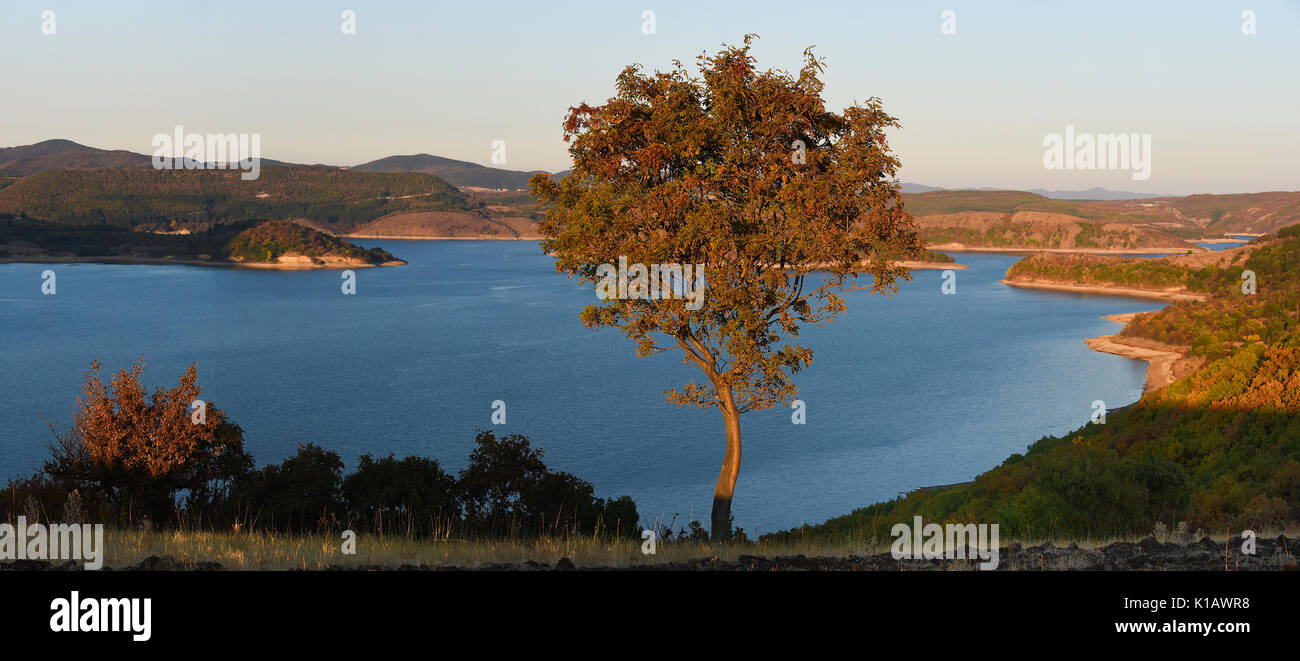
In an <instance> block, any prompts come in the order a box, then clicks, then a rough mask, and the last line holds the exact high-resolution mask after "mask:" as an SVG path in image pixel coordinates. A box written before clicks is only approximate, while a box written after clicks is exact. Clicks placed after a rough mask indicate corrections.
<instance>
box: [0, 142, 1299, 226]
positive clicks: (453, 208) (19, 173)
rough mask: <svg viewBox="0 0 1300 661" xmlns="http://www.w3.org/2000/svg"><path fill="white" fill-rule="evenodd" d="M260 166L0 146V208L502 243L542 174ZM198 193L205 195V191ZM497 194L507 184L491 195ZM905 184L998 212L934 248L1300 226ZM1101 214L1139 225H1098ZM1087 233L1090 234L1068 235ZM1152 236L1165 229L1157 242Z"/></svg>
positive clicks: (1165, 206) (64, 145) (948, 204)
mask: <svg viewBox="0 0 1300 661" xmlns="http://www.w3.org/2000/svg"><path fill="white" fill-rule="evenodd" d="M262 165H263V166H288V167H270V168H269V169H266V170H264V171H263V172H262V178H261V179H260V180H259V181H258V185H257V186H239V185H232V184H231V182H230V181H227V177H225V176H222V175H221V174H220V173H221V171H219V170H191V171H188V172H189V174H183V173H181V172H176V171H171V173H170V174H167V173H166V172H154V171H153V170H152V158H151V157H150V156H145V155H143V154H136V153H133V152H129V151H123V150H111V151H110V150H103V149H95V148H93V147H87V146H85V145H81V144H78V143H75V142H72V141H69V140H47V141H44V142H40V143H37V144H34V145H27V146H22V147H9V148H0V213H9V214H13V215H20V214H25V215H26V216H27V217H30V218H33V219H38V220H45V221H53V222H60V223H66V224H77V223H89V224H109V225H119V226H124V227H143V228H148V229H163V230H165V229H168V228H171V229H178V228H181V227H189V228H202V227H207V226H209V225H212V224H220V223H225V222H234V221H239V220H245V219H249V218H257V219H304V220H307V221H311V222H313V223H315V224H317V225H319V226H320V227H322V228H325V229H328V231H332V232H338V233H356V234H359V235H375V236H381V235H382V236H426V237H428V236H457V237H465V236H484V237H494V236H498V235H499V236H502V237H508V238H523V237H525V236H534V235H535V233H536V229H535V224H536V221H537V220H538V219H539V217H540V216H539V215H538V213H539V212H538V210H537V205H536V203H535V202H534V200H533V199H532V198H531V197H530V196H529V195H528V193H527V192H523V190H524V189H526V188H527V186H528V180H529V179H530V178H531V177H533V176H534V175H535V174H537V172H538V171H529V172H522V171H518V170H506V169H502V168H493V167H486V166H483V165H479V164H477V163H472V162H469V161H460V160H455V159H450V158H444V157H441V156H434V155H431V154H413V155H405V156H390V157H387V158H382V159H379V160H376V161H371V162H369V163H364V164H361V165H358V166H356V167H353V168H340V167H336V166H291V165H290V164H287V163H283V162H280V161H272V160H268V159H262ZM143 171H147V172H143ZM225 174H231V173H225ZM564 174H565V173H564V172H561V173H558V174H557V175H555V176H556V177H561V176H563V175H564ZM195 190H203V191H204V199H200V198H198V197H196V196H195V195H194V191H195ZM502 190H504V191H506V192H492V191H502ZM902 190H903V193H904V196H905V201H906V204H907V210H908V211H909V212H910V213H911V214H912V215H913V216H916V217H918V218H921V217H924V216H952V215H954V214H970V213H986V214H988V213H991V214H995V215H998V218H993V217H992V216H980V217H979V219H974V217H964V218H955V217H947V218H937V217H936V218H931V219H929V220H926V221H925V222H924V223H923V224H924V225H926V226H927V227H931V228H932V231H931V234H932V235H933V236H930V237H928V238H930V239H931V240H932V241H934V242H936V243H939V242H948V243H963V244H967V243H969V244H982V243H988V244H999V243H1000V242H1002V241H1003V240H1004V239H1006V240H1010V239H1012V238H1015V237H1010V236H1007V237H1002V238H997V237H994V236H992V235H989V236H987V237H985V236H983V233H987V232H989V231H991V230H992V225H997V226H1005V227H1004V228H1005V230H1006V232H1010V233H1011V234H1017V233H1019V234H1023V235H1024V236H1023V237H1021V238H1023V239H1024V240H1025V241H1027V242H1029V245H1035V244H1037V245H1042V244H1044V243H1048V244H1053V243H1054V244H1061V241H1055V240H1054V239H1053V238H1052V237H1054V236H1055V235H1056V234H1057V233H1059V231H1066V232H1067V233H1068V234H1069V235H1070V238H1069V241H1067V242H1068V243H1071V245H1076V246H1078V245H1084V244H1087V243H1088V242H1089V241H1091V240H1092V234H1096V233H1097V232H1101V233H1103V234H1108V235H1109V236H1111V238H1114V239H1115V241H1113V242H1112V241H1110V240H1109V239H1108V240H1107V241H1106V243H1107V244H1110V243H1116V242H1118V243H1125V244H1130V245H1129V246H1128V247H1138V246H1152V247H1164V246H1166V245H1170V244H1172V245H1171V246H1170V247H1181V242H1183V241H1188V240H1196V239H1199V238H1202V237H1207V236H1222V235H1224V234H1234V233H1249V234H1258V233H1268V232H1273V231H1276V230H1277V229H1279V228H1281V227H1285V226H1287V225H1292V224H1295V223H1300V192H1287V191H1273V192H1262V193H1244V194H1231V195H1189V196H1183V197H1175V196H1165V197H1154V196H1150V195H1143V194H1138V193H1130V192H1124V191H1112V190H1107V189H1103V188H1093V189H1089V190H1081V191H1069V190H1067V191H1049V190H1033V191H1013V190H999V189H994V188H981V189H974V188H967V189H945V188H939V187H935V186H924V185H920V184H911V183H907V184H903V186H902ZM1022 212H1026V213H1030V214H1035V213H1036V214H1039V216H1035V215H1028V216H1026V215H1022ZM1041 214H1054V216H1053V217H1052V218H1051V219H1048V218H1046V217H1041V218H1040V216H1041ZM1057 216H1068V217H1069V218H1063V217H1057ZM976 220H978V222H976ZM1039 221H1042V222H1039ZM372 223H373V226H372V225H371V224H372ZM990 223H991V225H990ZM1097 223H1103V224H1112V225H1113V224H1121V225H1128V226H1132V227H1135V228H1137V229H1138V230H1141V232H1139V233H1133V232H1129V231H1128V230H1124V231H1122V232H1121V231H1120V230H1121V229H1123V228H1120V227H1094V225H1096V224H1097ZM986 225H989V226H987V227H986ZM940 228H942V229H940ZM1060 228H1066V230H1060ZM1058 230H1059V231H1058ZM1094 230H1096V232H1094ZM1083 231H1086V232H1088V234H1085V235H1084V236H1082V237H1080V236H1078V235H1077V233H1078V232H1083ZM972 232H978V233H980V236H975V235H973V234H972ZM1139 234H1141V235H1140V236H1139ZM968 235H969V236H968ZM1049 235H1050V236H1049ZM1159 235H1165V237H1164V238H1160V239H1159V240H1157V238H1158V237H1159Z"/></svg>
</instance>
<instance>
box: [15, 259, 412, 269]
mask: <svg viewBox="0 0 1300 661" xmlns="http://www.w3.org/2000/svg"><path fill="white" fill-rule="evenodd" d="M0 264H109V265H126V266H130V265H135V266H215V267H219V268H236V269H261V270H269V271H313V270H340V269H365V268H372V267H380V266H405V265H406V264H407V262H406V261H404V260H400V259H399V260H395V261H390V262H383V263H382V264H366V263H360V264H351V263H346V262H326V263H324V264H300V263H271V262H228V261H213V260H202V259H168V258H166V257H122V256H116V255H88V256H80V255H78V256H69V257H55V256H52V255H31V256H13V255H10V256H8V257H0Z"/></svg>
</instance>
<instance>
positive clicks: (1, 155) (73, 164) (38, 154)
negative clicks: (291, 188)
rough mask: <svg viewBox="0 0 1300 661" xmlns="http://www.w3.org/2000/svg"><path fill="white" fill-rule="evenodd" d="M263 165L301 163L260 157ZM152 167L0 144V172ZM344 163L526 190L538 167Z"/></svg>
mask: <svg viewBox="0 0 1300 661" xmlns="http://www.w3.org/2000/svg"><path fill="white" fill-rule="evenodd" d="M262 165H302V164H300V163H287V162H284V161H275V160H271V159H268V158H263V159H262ZM150 167H153V157H152V156H146V155H145V154H137V153H135V152H130V151H125V150H122V149H115V150H107V149H96V148H95V147H87V146H86V145H82V144H78V143H76V142H73V141H71V140H46V141H44V142H38V143H36V144H34V145H23V146H20V147H4V148H0V175H4V176H10V177H27V176H31V175H33V174H39V173H41V172H45V171H47V170H87V169H92V168H135V169H145V168H150ZM324 167H333V166H324ZM342 169H351V170H357V171H359V172H422V173H424V174H431V175H433V176H435V177H438V178H439V179H442V180H443V181H445V182H447V183H449V184H451V185H453V186H457V187H467V188H484V189H490V190H502V189H504V190H510V191H514V190H526V189H527V188H528V180H529V179H531V178H532V177H533V175H535V174H537V173H538V172H540V170H532V171H526V172H525V171H520V170H505V169H501V168H492V167H487V166H483V165H479V164H478V163H471V162H469V161H458V160H455V159H451V158H444V157H442V156H434V155H432V154H411V155H407V156H389V157H386V158H381V159H379V160H375V161H370V162H369V163H362V164H361V165H357V166H354V167H351V168H342ZM566 173H567V170H566V171H565V172H561V173H559V174H557V175H556V176H557V177H561V176H563V175H564V174H566Z"/></svg>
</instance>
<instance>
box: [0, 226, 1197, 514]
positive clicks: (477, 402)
mask: <svg viewBox="0 0 1300 661" xmlns="http://www.w3.org/2000/svg"><path fill="white" fill-rule="evenodd" d="M362 243H364V244H365V245H367V246H380V247H383V248H385V249H387V250H389V251H391V252H393V253H394V254H396V255H398V256H399V257H402V258H403V259H406V260H408V261H409V262H410V265H409V266H404V267H400V268H383V269H365V270H359V271H357V277H358V287H357V289H358V293H357V295H355V296H344V295H342V294H341V293H340V291H339V283H340V273H339V272H337V271H310V272H274V271H256V270H235V269H224V268H203V267H185V266H117V265H97V264H81V265H38V264H9V265H0V338H3V344H0V393H3V396H2V398H0V447H2V448H3V451H2V452H0V480H3V479H5V478H7V477H10V476H15V475H19V474H30V473H31V472H33V471H35V470H36V469H37V468H39V466H40V462H41V461H42V459H44V458H45V456H46V455H47V452H48V450H47V444H48V442H49V440H50V433H49V431H48V430H47V428H46V421H49V422H50V423H52V424H54V425H55V426H56V427H59V428H62V427H66V426H67V425H68V424H69V422H70V421H71V417H72V407H73V405H74V402H75V399H76V396H77V394H78V392H79V391H80V386H81V383H82V379H83V375H84V374H85V372H86V369H87V367H88V365H89V363H90V361H91V360H92V359H94V358H96V357H98V358H100V359H101V361H102V362H103V363H104V365H105V367H106V368H108V369H109V370H116V369H118V368H120V367H124V366H129V365H130V364H132V363H133V362H134V361H135V360H136V359H138V358H139V357H140V356H142V355H143V356H145V357H146V362H147V367H146V371H145V375H146V378H147V380H148V381H149V382H150V383H151V384H153V385H174V384H175V381H176V378H177V377H178V376H179V374H180V372H181V371H182V370H183V369H184V368H185V367H186V366H187V365H189V364H190V363H191V362H195V361H197V362H198V367H199V376H200V382H201V383H202V384H203V386H204V395H205V397H206V398H207V399H208V400H210V401H212V402H213V404H214V405H215V406H218V407H220V408H222V409H224V410H225V411H226V412H227V413H228V415H229V416H230V417H231V418H232V419H233V420H234V421H235V422H237V423H238V424H240V425H241V426H242V427H243V428H244V430H245V439H246V441H247V446H248V448H249V449H250V451H251V452H253V454H254V455H255V457H256V458H257V460H258V462H259V464H265V463H268V462H278V461H280V460H282V459H284V458H285V457H287V456H289V455H291V454H292V453H293V452H294V451H295V449H296V447H297V445H298V444H299V443H306V442H313V443H317V444H319V445H322V446H324V447H326V448H328V449H331V450H334V451H337V452H338V453H340V455H341V456H342V457H343V458H344V461H345V462H346V463H347V465H348V467H349V468H351V467H353V466H355V465H356V458H357V457H358V456H359V455H361V454H362V453H366V452H370V453H375V454H388V453H390V452H391V453H394V454H396V455H398V456H404V455H412V454H418V455H424V456H430V457H434V458H437V459H438V460H440V461H441V462H443V464H444V466H445V467H447V468H449V469H452V470H458V469H460V468H461V467H463V465H464V461H465V456H466V455H467V454H468V453H469V451H470V450H471V448H472V446H473V437H474V432H475V430H476V429H478V428H489V427H492V425H491V413H492V408H491V403H492V402H493V401H494V400H498V399H500V400H504V401H505V402H506V404H507V424H505V425H502V426H498V427H496V429H497V430H498V431H499V432H504V433H521V434H525V435H527V436H529V437H530V438H531V439H532V440H533V442H534V444H536V445H538V446H540V447H542V448H544V449H545V450H546V460H547V463H548V464H549V465H551V466H552V467H554V468H558V469H562V470H567V471H570V472H573V473H575V474H577V475H578V476H580V477H582V478H584V479H586V480H589V481H591V482H592V483H594V484H595V486H596V492H597V494H598V495H601V496H618V495H621V494H629V495H631V496H632V497H633V498H634V499H635V500H636V502H637V504H638V506H639V510H640V512H641V515H642V517H643V520H644V521H647V522H648V521H653V520H655V519H657V518H660V517H664V518H665V519H667V520H671V519H672V517H673V516H674V515H680V519H679V524H684V522H685V521H686V520H688V519H689V518H691V517H692V516H693V517H695V518H697V519H704V520H707V518H708V512H709V508H710V506H711V496H712V489H713V483H714V482H715V481H716V479H717V474H718V468H719V463H720V461H721V459H722V450H723V425H722V420H721V417H720V416H719V415H718V414H717V412H716V411H698V410H694V409H678V408H677V407H675V406H673V405H671V404H668V403H666V402H664V401H663V396H662V392H663V391H664V390H667V389H669V388H671V387H674V386H679V385H680V384H682V383H685V382H687V381H688V380H691V379H696V378H699V377H698V375H697V373H696V372H695V371H694V369H693V368H690V367H687V366H685V365H683V364H682V363H681V359H680V356H679V355H676V354H673V353H664V354H660V355H658V356H654V357H650V358H637V357H635V355H634V347H633V345H632V344H631V343H629V342H628V341H627V340H626V339H624V338H623V337H622V336H621V335H619V334H618V333H617V332H615V331H612V330H602V331H599V332H596V331H591V330H588V329H586V328H584V327H583V326H582V325H581V324H580V323H579V321H578V312H579V311H580V310H581V309H582V307H583V306H585V305H587V304H590V303H594V302H596V298H595V295H594V293H593V292H592V290H591V289H590V288H587V289H582V288H579V287H578V286H577V285H576V284H575V283H574V282H573V281H570V280H567V279H565V278H564V277H563V276H560V275H558V274H556V273H555V271H554V269H553V267H552V260H551V259H550V258H548V257H546V256H544V255H543V254H541V251H540V250H539V249H538V247H537V246H536V244H533V243H524V242H519V243H516V242H492V241H484V242H474V241H398V240H383V241H363V242H362ZM1220 245H1223V244H1220ZM954 256H955V257H957V259H958V261H960V262H962V263H964V264H968V265H970V266H971V269H970V270H965V271H956V272H955V273H956V278H957V293H956V294H954V295H943V294H941V292H940V283H941V273H940V272H938V271H918V272H916V274H915V280H914V281H913V282H912V283H906V284H904V285H903V286H902V291H901V292H900V293H899V295H897V296H895V297H894V298H893V299H892V300H891V299H886V298H884V297H881V296H868V295H867V294H865V293H855V294H850V295H849V296H848V299H847V301H848V307H849V309H848V311H847V312H845V313H844V314H842V315H841V316H840V318H839V319H838V320H837V321H835V322H834V323H832V324H830V325H828V326H824V327H820V328H811V327H810V328H806V329H805V332H804V336H803V338H802V339H803V340H804V342H805V343H806V344H807V345H808V346H810V347H812V348H813V349H814V350H815V359H814V362H813V365H812V367H811V368H810V369H808V370H806V371H805V372H803V373H801V374H799V375H798V377H797V383H798V385H799V387H800V398H801V399H803V400H804V401H805V402H806V403H807V424H805V425H794V424H791V419H790V411H789V410H788V409H781V410H775V411H765V412H762V413H755V414H750V415H747V416H746V417H745V418H744V419H742V429H743V434H744V458H743V464H742V467H741V473H740V482H739V485H738V487H737V495H736V501H735V516H736V523H737V525H740V526H742V527H744V528H745V529H746V530H749V531H751V532H753V531H758V532H767V531H772V530H777V529H782V528H787V527H790V526H795V525H798V524H800V523H802V522H805V521H806V522H810V523H814V522H819V521H822V520H825V519H826V518H828V517H831V516H836V515H839V514H844V513H846V512H849V511H851V510H852V509H854V508H857V507H862V506H865V505H867V504H870V503H872V502H875V501H878V500H882V499H889V498H893V497H895V496H896V495H897V494H898V493H899V492H900V491H905V490H908V489H913V488H916V487H921V486H927V485H935V484H946V483H952V482H961V481H965V480H969V479H971V478H972V477H974V476H975V475H976V474H978V473H980V472H982V471H985V470H987V469H989V468H990V467H992V466H995V465H997V464H999V463H1000V462H1001V461H1002V460H1003V459H1005V458H1006V457H1007V456H1008V455H1010V454H1011V453H1013V452H1021V451H1024V449H1025V448H1026V446H1028V445H1029V444H1030V443H1031V442H1033V441H1034V440H1036V439H1038V438H1039V437H1041V436H1043V435H1047V434H1052V435H1060V434H1064V433H1067V432H1069V431H1070V430H1072V429H1075V428H1077V427H1079V426H1080V425H1082V424H1084V423H1086V422H1087V421H1088V418H1089V415H1090V414H1091V412H1092V408H1091V405H1092V402H1093V401H1094V400H1103V401H1104V402H1105V403H1106V405H1107V406H1108V407H1111V408H1113V407H1117V406H1122V405H1125V404H1129V403H1131V402H1133V401H1135V400H1136V399H1137V398H1138V397H1139V396H1140V394H1141V389H1142V383H1143V378H1144V372H1145V363H1141V362H1137V361H1133V360H1129V359H1126V358H1121V357H1118V356H1111V355H1106V354H1100V353H1096V352H1093V351H1091V350H1089V349H1088V348H1087V346H1085V344H1084V338H1087V337H1092V336H1096V335H1103V334H1108V333H1113V332H1116V331H1117V330H1118V329H1119V327H1120V326H1119V325H1118V324H1114V323H1111V322H1107V321H1105V320H1103V319H1101V317H1102V315H1106V314H1111V313H1117V312H1137V311H1146V310H1154V309H1157V308H1159V307H1160V305H1161V304H1160V303H1158V302H1152V301H1146V300H1140V299H1128V298H1118V297H1110V296H1087V295H1080V294H1071V293H1061V292H1045V291H1042V292H1040V291H1033V290H1024V289H1016V288H1012V287H1008V286H1005V285H1002V284H1000V283H999V282H998V281H999V280H1000V279H1001V278H1002V276H1003V274H1004V273H1005V272H1006V270H1007V268H1008V267H1009V266H1011V264H1012V263H1014V262H1015V260H1016V259H1017V258H1016V257H1010V256H1001V255H989V254H975V253H969V254H962V253H955V254H954ZM47 268H49V269H52V270H54V271H55V273H56V274H57V278H58V279H57V286H58V289H57V294H55V295H53V296H43V295H41V293H40V283H41V277H40V274H41V271H42V270H44V269H47Z"/></svg>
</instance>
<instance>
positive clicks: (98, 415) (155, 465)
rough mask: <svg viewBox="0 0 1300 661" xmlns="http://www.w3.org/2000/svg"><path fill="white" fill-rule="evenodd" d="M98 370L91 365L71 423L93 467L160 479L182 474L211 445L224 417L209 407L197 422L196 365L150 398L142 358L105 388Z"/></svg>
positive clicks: (116, 375)
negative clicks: (118, 469) (196, 455)
mask: <svg viewBox="0 0 1300 661" xmlns="http://www.w3.org/2000/svg"><path fill="white" fill-rule="evenodd" d="M99 368H100V364H99V361H95V362H93V363H91V369H90V371H89V372H87V374H86V382H85V384H84V386H83V388H82V392H83V395H82V397H80V398H79V399H78V405H79V406H80V411H78V412H77V414H76V416H75V418H74V423H73V426H74V429H75V431H76V434H77V436H78V437H79V438H80V441H81V444H82V446H83V448H84V449H85V451H86V454H87V456H88V457H89V459H90V460H91V462H92V463H94V464H95V465H97V466H100V467H104V468H110V467H112V468H121V469H123V470H125V471H129V472H132V473H136V474H141V475H143V476H146V477H147V478H148V479H162V478H165V477H168V476H170V475H173V474H175V473H177V472H179V471H181V470H183V469H184V467H185V466H186V464H187V463H188V462H189V461H190V459H191V457H192V455H193V454H194V453H195V451H196V450H198V449H200V448H205V447H210V446H211V445H213V443H214V434H215V431H216V429H217V428H218V427H219V426H220V424H221V423H222V420H223V415H222V413H221V411H219V410H217V409H213V408H208V407H206V406H205V408H204V412H203V415H202V416H201V417H202V420H199V419H197V418H196V417H195V415H194V413H193V412H192V411H191V404H192V403H193V402H195V401H196V400H198V399H199V395H200V393H201V388H200V387H199V385H198V371H197V369H196V368H195V366H193V365H191V366H190V367H189V368H188V369H187V370H186V371H185V373H184V375H182V376H181V379H180V382H179V383H178V384H177V385H176V386H175V387H173V388H170V389H164V388H158V389H156V390H155V391H154V392H153V393H152V394H147V393H146V388H145V385H144V383H143V382H142V380H141V376H142V373H143V371H144V361H143V359H142V360H141V361H140V362H137V363H136V364H135V365H134V366H133V367H132V368H131V369H130V370H129V371H128V370H125V369H123V370H120V371H118V372H117V373H116V374H115V375H113V377H112V379H111V380H110V382H109V384H107V385H105V384H104V383H103V382H102V381H101V380H100V377H99Z"/></svg>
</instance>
